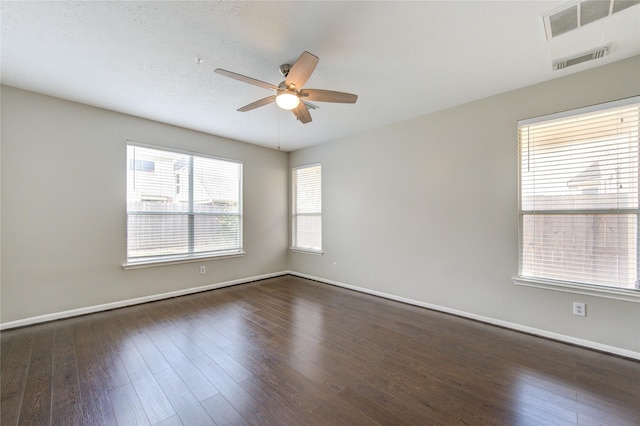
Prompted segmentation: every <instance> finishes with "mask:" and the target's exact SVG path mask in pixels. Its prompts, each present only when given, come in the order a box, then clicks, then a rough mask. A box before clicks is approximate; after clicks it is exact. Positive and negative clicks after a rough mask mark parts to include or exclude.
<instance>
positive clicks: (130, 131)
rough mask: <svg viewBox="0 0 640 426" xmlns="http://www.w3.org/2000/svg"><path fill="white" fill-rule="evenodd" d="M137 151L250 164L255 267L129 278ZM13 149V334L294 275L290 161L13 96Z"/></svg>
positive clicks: (249, 240) (191, 267) (222, 264)
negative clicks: (42, 323) (106, 307)
mask: <svg viewBox="0 0 640 426" xmlns="http://www.w3.org/2000/svg"><path fill="white" fill-rule="evenodd" d="M127 139H130V140H134V141H137V142H143V143H148V144H154V145H159V146H167V147H173V148H179V149H184V150H191V151H196V152H200V153H205V154H210V155H215V156H220V157H227V158H232V159H235V160H241V161H243V162H244V213H245V217H244V249H245V251H246V255H245V256H244V257H240V258H233V259H220V260H214V261H207V262H198V263H188V264H181V265H172V266H162V267H154V268H147V269H136V270H126V271H125V270H123V269H122V268H121V264H122V263H123V262H124V261H125V260H126V214H125V212H126V145H125V144H126V140H127ZM1 148H2V152H1V153H2V163H1V167H2V168H1V171H2V181H1V182H2V214H1V217H2V233H1V236H2V251H1V253H2V273H1V279H2V283H1V288H0V294H1V298H2V303H1V317H0V320H1V322H2V323H9V322H13V321H18V320H22V319H25V318H31V317H36V316H40V315H46V314H54V313H59V312H64V311H68V310H74V309H81V308H86V307H92V306H96V305H103V304H109V303H114V302H119V301H124V300H130V299H135V298H141V297H145V296H152V295H157V294H162V293H168V292H175V291H180V290H183V289H189V288H193V287H199V286H204V285H210V284H215V283H223V282H228V281H233V280H238V279H243V278H247V277H255V276H260V275H265V274H271V273H276V272H280V271H285V270H287V250H286V248H287V232H288V227H287V179H288V171H287V164H288V154H287V153H284V152H279V151H276V150H271V149H266V148H261V147H257V146H254V145H249V144H245V143H242V142H237V141H232V140H227V139H223V138H218V137H214V136H210V135H205V134H202V133H198V132H194V131H189V130H185V129H182V128H177V127H173V126H169V125H165V124H161V123H157V122H153V121H149V120H144V119H140V118H136V117H131V116H127V115H123V114H118V113H114V112H110V111H106V110H102V109H99V108H93V107H89V106H86V105H81V104H77V103H73V102H68V101H63V100H60V99H56V98H51V97H47V96H43V95H39V94H35V93H32V92H26V91H23V90H19V89H15V88H11V87H2V147H1ZM201 264H203V265H206V266H207V274H205V275H200V274H199V266H200V265H201Z"/></svg>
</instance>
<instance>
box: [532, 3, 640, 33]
mask: <svg viewBox="0 0 640 426" xmlns="http://www.w3.org/2000/svg"><path fill="white" fill-rule="evenodd" d="M638 4H640V0H581V1H578V2H573V3H570V4H569V5H568V6H565V7H563V8H562V9H559V10H558V9H556V10H554V11H553V12H550V13H548V14H546V15H545V16H543V20H544V29H545V33H546V34H547V40H551V39H552V38H553V37H557V36H559V35H560V34H564V33H566V32H568V31H571V30H575V29H576V28H580V27H582V26H584V25H587V24H590V23H591V22H595V21H597V20H599V19H602V18H606V17H607V16H609V15H611V14H613V13H617V12H620V11H621V10H625V9H627V8H630V7H631V6H636V5H638Z"/></svg>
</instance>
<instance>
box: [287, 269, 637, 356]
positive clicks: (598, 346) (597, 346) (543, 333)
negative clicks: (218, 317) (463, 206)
mask: <svg viewBox="0 0 640 426" xmlns="http://www.w3.org/2000/svg"><path fill="white" fill-rule="evenodd" d="M287 273H288V274H290V275H294V276H297V277H301V278H307V279H310V280H313V281H319V282H322V283H326V284H331V285H335V286H338V287H343V288H347V289H349V290H354V291H358V292H361V293H366V294H371V295H373V296H378V297H383V298H385V299H390V300H395V301H397V302H403V303H407V304H409V305H414V306H419V307H422V308H427V309H432V310H434V311H440V312H444V313H447V314H452V315H456V316H459V317H464V318H469V319H473V320H476V321H480V322H484V323H487V324H492V325H497V326H499V327H504V328H508V329H511V330H516V331H521V332H523V333H527V334H532V335H534V336H540V337H545V338H548V339H552V340H557V341H560V342H564V343H569V344H572V345H576V346H582V347H585V348H589V349H594V350H597V351H601V352H607V353H610V354H614V355H618V356H622V357H625V358H631V359H636V360H640V352H634V351H630V350H628V349H623V348H618V347H616V346H609V345H604V344H602V343H598V342H592V341H590V340H584V339H578V338H576V337H572V336H567V335H564V334H559V333H554V332H552V331H547V330H541V329H538V328H533V327H528V326H526V325H521V324H516V323H512V322H508V321H503V320H499V319H495V318H491V317H485V316H483V315H476V314H473V313H469V312H464V311H459V310H457V309H451V308H447V307H444V306H438V305H433V304H431V303H425V302H421V301H419V300H413V299H408V298H406V297H400V296H395V295H393V294H389V293H383V292H381V291H376V290H370V289H368V288H364V287H358V286H354V285H350V284H345V283H342V282H339V281H333V280H328V279H326V278H320V277H315V276H313V275H307V274H301V273H299V272H295V271H287Z"/></svg>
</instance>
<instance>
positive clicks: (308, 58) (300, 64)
mask: <svg viewBox="0 0 640 426" xmlns="http://www.w3.org/2000/svg"><path fill="white" fill-rule="evenodd" d="M319 60H320V59H318V57H317V56H315V55H312V54H311V53H309V52H302V55H300V57H299V58H298V60H297V61H296V62H295V64H293V66H292V67H291V70H290V71H289V74H288V75H287V79H286V80H285V81H284V82H285V84H286V85H287V86H288V85H290V84H294V85H295V87H296V88H297V89H300V88H301V87H302V86H304V83H306V82H307V80H308V79H309V77H311V73H312V72H313V70H314V69H316V65H318V61H319Z"/></svg>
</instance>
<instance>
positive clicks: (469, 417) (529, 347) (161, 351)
mask: <svg viewBox="0 0 640 426" xmlns="http://www.w3.org/2000/svg"><path fill="white" fill-rule="evenodd" d="M0 356H1V357H2V359H1V360H0V362H1V369H0V372H1V373H0V374H1V377H0V393H1V399H2V401H1V402H2V403H1V407H0V409H1V411H0V420H1V424H2V425H16V424H50V425H56V426H57V425H60V424H64V425H74V424H92V425H93V424H101V425H103V424H106V425H110V424H119V425H127V426H128V425H134V424H148V425H154V426H157V425H161V426H169V425H192V424H204V423H209V424H214V422H215V424H237V425H270V424H278V425H283V426H288V425H299V424H306V425H322V426H324V425H338V424H344V425H359V424H367V425H374V424H385V425H387V424H394V425H395V424H419V425H470V424H472V425H476V424H489V425H492V426H493V425H554V426H557V425H577V424H579V425H606V426H613V425H615V426H619V425H622V426H626V425H635V426H637V425H640V422H638V419H640V404H639V403H638V401H640V362H637V361H633V360H629V359H624V358H620V357H615V356H610V355H607V354H603V353H599V352H595V351H590V350H586V349H583V348H579V347H575V346H570V345H565V344H561V343H558V342H554V341H550V340H546V339H540V338H536V337H534V336H530V335H526V334H522V333H518V332H514V331H511V330H506V329H502V328H498V327H494V326H491V325H488V324H483V323H480V322H476V321H470V320H467V319H464V318H460V317H455V316H451V315H447V314H443V313H440V312H435V311H430V310H427V309H423V308H419V307H416V306H411V305H406V304H401V303H397V302H393V301H389V300H386V299H382V298H378V297H375V296H372V295H368V294H362V293H356V292H353V291H351V290H347V289H344V288H339V287H334V286H328V285H325V284H321V283H317V282H314V281H310V280H306V279H302V278H298V277H293V276H282V277H275V278H270V279H267V280H263V281H257V282H253V283H247V284H243V285H239V286H233V287H226V288H222V289H218V290H213V291H207V292H202V293H198V294H193V295H189V296H183V297H178V298H173V299H168V300H163V301H158V302H153V303H148V304H144V305H137V306H132V307H128V308H122V309H116V310H113V311H105V312H101V313H96V314H92V315H87V316H84V317H77V318H69V319H65V320H60V321H55V322H51V323H47V324H39V325H34V326H29V327H24V328H21V329H14V330H5V331H2V332H1V333H0Z"/></svg>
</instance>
